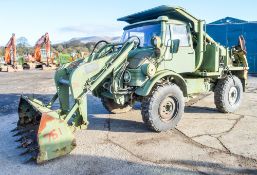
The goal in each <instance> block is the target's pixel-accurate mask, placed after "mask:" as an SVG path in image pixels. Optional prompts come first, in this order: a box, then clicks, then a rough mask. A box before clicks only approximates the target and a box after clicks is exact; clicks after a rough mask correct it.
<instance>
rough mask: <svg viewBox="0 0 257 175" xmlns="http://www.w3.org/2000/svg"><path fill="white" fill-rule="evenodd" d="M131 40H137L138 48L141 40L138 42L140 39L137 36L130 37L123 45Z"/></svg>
mask: <svg viewBox="0 0 257 175" xmlns="http://www.w3.org/2000/svg"><path fill="white" fill-rule="evenodd" d="M132 38H136V39H137V40H138V44H137V45H138V46H140V45H141V40H140V38H139V37H138V36H135V35H134V36H130V37H129V38H128V39H127V40H126V41H125V42H124V43H126V42H128V41H131V40H133V39H132Z"/></svg>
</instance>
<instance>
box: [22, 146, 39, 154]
mask: <svg viewBox="0 0 257 175" xmlns="http://www.w3.org/2000/svg"><path fill="white" fill-rule="evenodd" d="M36 151H38V148H37V147H34V148H28V149H27V150H26V151H24V152H23V153H21V154H20V156H23V155H26V154H30V153H33V152H36Z"/></svg>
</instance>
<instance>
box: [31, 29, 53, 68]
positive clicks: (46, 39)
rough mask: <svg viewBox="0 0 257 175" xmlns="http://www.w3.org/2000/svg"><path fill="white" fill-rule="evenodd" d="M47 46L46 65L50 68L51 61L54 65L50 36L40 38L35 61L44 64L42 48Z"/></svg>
mask: <svg viewBox="0 0 257 175" xmlns="http://www.w3.org/2000/svg"><path fill="white" fill-rule="evenodd" d="M43 45H45V49H46V57H47V59H46V65H47V66H49V61H51V64H53V59H51V57H50V47H51V45H50V38H49V34H48V33H45V35H43V36H41V38H39V40H38V41H37V43H36V45H35V47H34V59H35V61H37V62H39V63H42V60H41V57H42V56H41V47H42V46H43Z"/></svg>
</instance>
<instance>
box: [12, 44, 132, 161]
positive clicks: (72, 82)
mask: <svg viewBox="0 0 257 175" xmlns="http://www.w3.org/2000/svg"><path fill="white" fill-rule="evenodd" d="M135 46H136V43H135V42H134V41H128V42H126V43H125V44H123V45H122V48H120V49H119V50H118V51H116V52H114V53H112V54H108V55H106V56H103V57H101V58H98V59H95V60H93V59H89V60H91V61H86V60H78V61H76V62H72V63H70V64H68V65H64V66H63V67H61V68H60V69H59V70H57V72H56V74H55V83H56V87H57V93H56V94H55V96H54V97H53V99H52V100H51V101H50V102H49V103H48V104H46V105H45V104H43V102H41V101H38V100H36V99H31V98H28V97H24V96H22V97H21V99H20V104H19V109H18V112H19V121H18V126H17V128H16V129H15V130H18V134H16V135H21V138H20V139H18V141H21V142H22V147H25V148H27V150H26V152H25V153H27V152H33V157H32V159H33V160H36V161H37V163H42V162H44V161H47V160H49V159H53V158H56V157H59V156H62V155H65V154H68V153H69V152H70V151H71V150H73V149H74V147H75V146H76V142H75V138H74V136H73V132H74V130H75V129H76V128H79V129H84V128H86V127H87V125H88V120H87V93H88V92H89V91H93V90H94V89H95V88H97V87H98V86H99V85H100V84H101V83H102V82H103V81H104V80H105V79H106V78H107V77H108V76H109V75H110V74H112V72H114V71H115V70H117V69H119V68H120V67H121V66H122V64H124V63H125V62H126V59H127V57H128V54H129V52H130V51H131V50H132V49H134V48H135ZM113 47H114V46H113ZM70 91H71V94H72V96H73V99H74V103H73V105H72V106H71V107H70V105H69V103H70V101H71V99H70V98H69V92H70ZM57 98H59V103H60V106H61V108H60V109H59V110H55V111H53V110H51V106H52V104H53V103H54V101H55V100H56V99H57Z"/></svg>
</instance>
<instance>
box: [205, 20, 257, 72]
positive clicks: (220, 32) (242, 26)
mask: <svg viewBox="0 0 257 175" xmlns="http://www.w3.org/2000/svg"><path fill="white" fill-rule="evenodd" d="M206 30H207V33H208V34H209V35H210V36H211V37H212V38H213V39H214V40H215V41H217V42H219V43H220V44H221V45H223V46H226V47H232V46H235V45H237V44H238V37H239V36H240V35H243V36H244V38H245V40H246V48H247V60H248V64H249V67H250V70H249V72H250V73H257V22H247V21H243V20H239V19H235V18H230V17H227V18H224V19H221V20H218V21H215V22H213V23H210V24H207V26H206Z"/></svg>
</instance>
